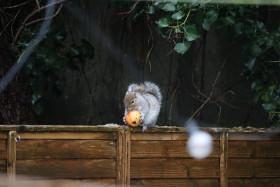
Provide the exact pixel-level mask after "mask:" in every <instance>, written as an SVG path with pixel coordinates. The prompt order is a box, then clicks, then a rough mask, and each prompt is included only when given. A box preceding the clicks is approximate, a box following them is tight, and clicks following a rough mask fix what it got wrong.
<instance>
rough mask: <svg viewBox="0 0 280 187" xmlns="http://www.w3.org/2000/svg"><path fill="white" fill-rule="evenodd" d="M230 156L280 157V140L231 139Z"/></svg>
mask: <svg viewBox="0 0 280 187" xmlns="http://www.w3.org/2000/svg"><path fill="white" fill-rule="evenodd" d="M229 157H247V158H249V157H250V158H259V157H263V158H269V157H279V158H280V141H229Z"/></svg>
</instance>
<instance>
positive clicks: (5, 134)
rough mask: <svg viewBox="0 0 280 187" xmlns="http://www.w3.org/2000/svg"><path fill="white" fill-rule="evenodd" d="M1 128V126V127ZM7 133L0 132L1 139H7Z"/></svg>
mask: <svg viewBox="0 0 280 187" xmlns="http://www.w3.org/2000/svg"><path fill="white" fill-rule="evenodd" d="M0 129H1V128H0ZM7 137H8V136H7V133H2V132H0V139H7Z"/></svg>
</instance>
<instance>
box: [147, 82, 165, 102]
mask: <svg viewBox="0 0 280 187" xmlns="http://www.w3.org/2000/svg"><path fill="white" fill-rule="evenodd" d="M144 85H145V91H146V92H147V93H150V94H152V95H154V96H155V97H156V98H157V99H158V100H159V102H160V103H161V101H162V95H161V92H160V89H159V87H158V86H157V85H156V84H154V83H152V82H148V81H146V82H144Z"/></svg>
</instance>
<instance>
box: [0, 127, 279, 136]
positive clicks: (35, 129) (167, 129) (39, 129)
mask: <svg viewBox="0 0 280 187" xmlns="http://www.w3.org/2000/svg"><path fill="white" fill-rule="evenodd" d="M200 129H201V130H205V131H208V132H213V133H214V132H235V133H236V132H246V133H247V132H251V133H252V132H262V133H267V132H269V133H276V134H277V133H278V134H279V133H280V128H239V127H238V128H208V127H206V128H205V127H203V128H200ZM119 130H128V131H131V132H141V128H131V127H128V126H123V125H115V126H112V125H110V126H108V125H98V126H88V125H0V131H17V132H28V131H30V132H47V131H50V132H98V131H100V132H117V131H119ZM150 132H154V133H155V132H160V133H167V132H171V133H175V132H182V133H183V132H186V129H185V128H183V127H176V126H156V127H153V128H149V129H148V132H147V133H150Z"/></svg>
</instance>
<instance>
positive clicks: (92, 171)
mask: <svg viewBox="0 0 280 187" xmlns="http://www.w3.org/2000/svg"><path fill="white" fill-rule="evenodd" d="M16 173H17V174H21V175H27V176H36V177H45V178H53V179H90V178H115V177H116V162H115V160H114V159H81V160H80V159H66V160H62V159H59V160H57V159H55V160H49V159H48V160H17V168H16Z"/></svg>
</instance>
